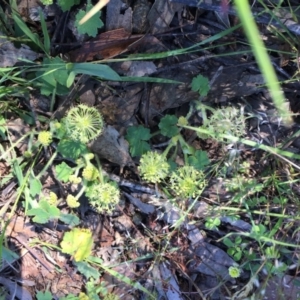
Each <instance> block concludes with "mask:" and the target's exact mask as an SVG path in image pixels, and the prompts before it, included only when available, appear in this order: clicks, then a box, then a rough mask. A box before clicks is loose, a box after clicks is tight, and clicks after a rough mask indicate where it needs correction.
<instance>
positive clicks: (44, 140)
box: [38, 131, 52, 147]
mask: <svg viewBox="0 0 300 300" xmlns="http://www.w3.org/2000/svg"><path fill="white" fill-rule="evenodd" d="M38 141H39V142H40V143H41V144H42V145H43V146H46V147H47V146H49V145H50V144H51V142H52V133H51V132H50V131H41V132H39V135H38Z"/></svg>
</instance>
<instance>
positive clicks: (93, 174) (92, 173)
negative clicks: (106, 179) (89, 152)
mask: <svg viewBox="0 0 300 300" xmlns="http://www.w3.org/2000/svg"><path fill="white" fill-rule="evenodd" d="M82 177H83V178H84V179H85V180H87V181H94V180H96V179H97V177H99V171H98V169H97V168H96V167H95V166H94V165H92V164H88V165H87V166H86V167H85V168H84V169H83V172H82Z"/></svg>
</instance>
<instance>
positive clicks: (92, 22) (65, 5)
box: [41, 0, 104, 37]
mask: <svg viewBox="0 0 300 300" xmlns="http://www.w3.org/2000/svg"><path fill="white" fill-rule="evenodd" d="M41 2H42V3H43V4H44V5H51V4H53V0H42V1H41ZM79 3H80V0H71V1H68V0H58V1H57V4H58V5H59V6H60V8H61V9H62V11H64V12H65V11H68V10H70V9H71V8H72V7H73V6H74V5H78V4H79ZM92 7H93V6H92V5H91V1H89V0H88V1H87V5H86V11H84V10H82V9H81V10H79V12H78V13H77V14H76V16H75V19H76V22H75V25H76V27H77V30H78V32H79V33H80V34H88V35H89V36H92V37H95V36H96V35H97V32H98V29H99V28H101V27H103V25H104V24H103V22H102V21H101V19H100V16H101V11H98V12H97V13H96V14H94V16H92V17H91V18H90V19H89V20H88V21H87V22H85V23H84V25H83V24H82V25H81V24H79V21H80V20H81V19H82V18H83V16H84V15H85V14H86V13H87V12H88V11H90V10H91V9H92Z"/></svg>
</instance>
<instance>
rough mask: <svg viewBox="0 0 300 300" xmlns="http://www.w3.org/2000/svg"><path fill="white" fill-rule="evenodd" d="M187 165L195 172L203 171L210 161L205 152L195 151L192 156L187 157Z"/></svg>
mask: <svg viewBox="0 0 300 300" xmlns="http://www.w3.org/2000/svg"><path fill="white" fill-rule="evenodd" d="M188 163H189V165H190V166H193V167H194V168H195V169H197V170H203V169H204V168H205V167H206V166H207V165H208V164H209V163H210V161H209V159H208V155H207V152H206V151H201V150H196V152H195V154H194V155H193V156H189V157H188Z"/></svg>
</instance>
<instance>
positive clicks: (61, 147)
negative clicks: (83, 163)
mask: <svg viewBox="0 0 300 300" xmlns="http://www.w3.org/2000/svg"><path fill="white" fill-rule="evenodd" d="M57 151H58V152H59V153H60V154H61V155H62V156H63V157H67V158H71V159H74V160H75V159H77V158H78V157H79V156H80V155H81V154H84V153H86V152H87V147H86V145H85V144H83V143H80V142H78V141H73V140H66V139H64V140H60V142H59V143H58V146H57Z"/></svg>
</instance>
